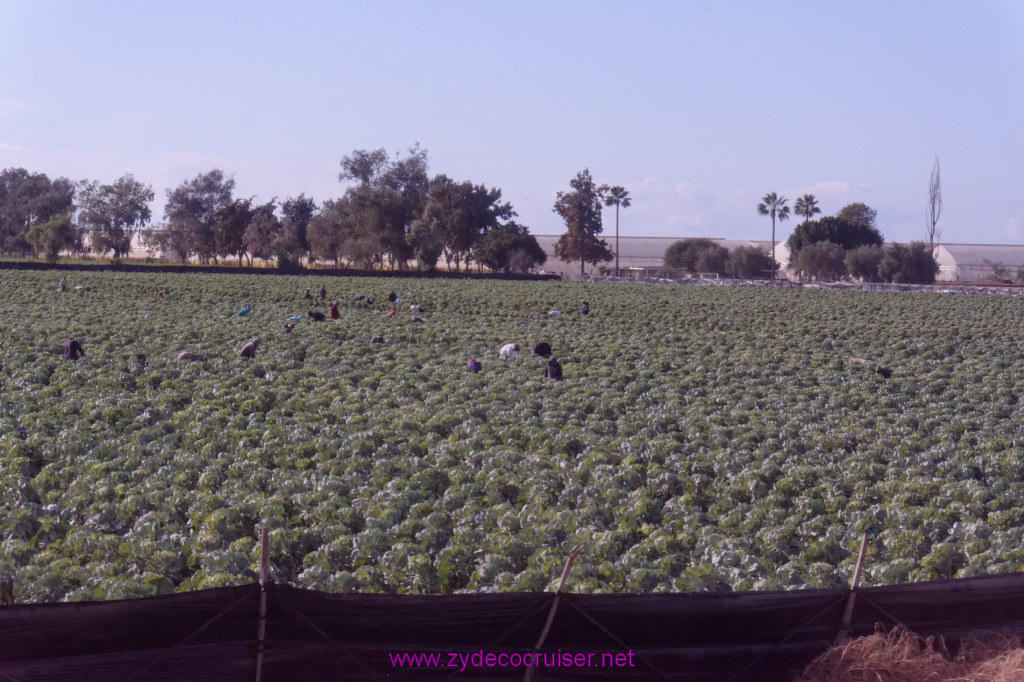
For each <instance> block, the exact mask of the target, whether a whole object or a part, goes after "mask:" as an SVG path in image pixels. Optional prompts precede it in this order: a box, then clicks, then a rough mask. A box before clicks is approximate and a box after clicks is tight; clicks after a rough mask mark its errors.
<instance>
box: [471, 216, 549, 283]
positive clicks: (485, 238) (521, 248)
mask: <svg viewBox="0 0 1024 682" xmlns="http://www.w3.org/2000/svg"><path fill="white" fill-rule="evenodd" d="M473 258H474V259H475V260H476V261H477V262H478V263H480V264H481V265H483V266H484V267H487V268H490V269H491V270H493V271H495V272H518V273H525V272H529V271H530V270H532V269H533V268H535V267H538V266H540V265H543V264H544V263H545V261H547V258H548V257H547V254H545V253H544V249H543V248H541V246H540V244H538V243H537V239H536V238H535V237H534V236H533V235H532V234H530V233H529V231H527V229H526V228H525V227H523V226H522V225H518V224H517V223H515V222H511V221H510V222H508V223H505V224H503V225H498V226H497V227H493V228H491V229H489V230H487V231H486V232H484V233H483V234H482V235H480V238H479V239H477V240H476V244H474V246H473Z"/></svg>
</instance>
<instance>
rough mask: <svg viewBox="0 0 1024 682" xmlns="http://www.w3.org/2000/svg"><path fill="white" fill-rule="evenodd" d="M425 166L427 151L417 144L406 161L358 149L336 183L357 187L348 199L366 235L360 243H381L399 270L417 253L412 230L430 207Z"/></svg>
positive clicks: (348, 193)
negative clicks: (410, 234)
mask: <svg viewBox="0 0 1024 682" xmlns="http://www.w3.org/2000/svg"><path fill="white" fill-rule="evenodd" d="M427 167H428V161H427V150H425V149H421V148H420V147H419V145H414V146H413V147H411V148H410V149H409V150H408V155H407V156H406V157H405V158H397V159H395V160H394V161H392V160H391V158H390V157H389V155H388V153H387V152H386V151H385V150H383V149H377V150H374V151H366V150H356V151H354V152H353V153H352V155H351V156H346V157H344V158H343V159H342V160H341V172H340V173H339V174H338V180H340V181H341V182H348V181H354V182H356V183H357V184H356V185H354V186H352V187H350V188H349V189H348V190H347V191H346V196H348V197H349V198H350V200H351V201H352V203H353V208H354V209H355V211H356V212H357V213H359V214H360V216H361V223H360V224H361V225H362V227H363V230H364V231H365V232H366V233H367V234H364V235H361V236H360V237H359V241H361V242H366V243H369V242H374V243H377V244H379V245H380V247H381V248H382V249H383V251H384V252H385V253H386V254H387V255H388V256H389V258H390V260H391V264H392V265H393V266H395V267H397V268H399V269H405V268H406V264H407V262H408V260H409V259H410V258H411V257H412V256H413V255H414V253H413V252H414V250H413V247H412V246H411V244H410V243H409V230H410V228H411V226H412V222H413V220H415V219H416V218H418V217H419V216H420V215H422V213H423V207H424V206H425V205H426V203H427V196H428V194H429V192H430V179H429V177H428V176H427ZM355 236H356V235H353V237H355ZM363 237H366V239H363Z"/></svg>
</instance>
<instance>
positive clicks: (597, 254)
mask: <svg viewBox="0 0 1024 682" xmlns="http://www.w3.org/2000/svg"><path fill="white" fill-rule="evenodd" d="M569 186H570V187H572V190H571V191H569V192H559V193H558V194H557V195H556V198H555V207H554V209H553V210H554V212H555V213H557V214H558V215H560V216H562V220H564V221H565V225H566V227H567V228H568V229H567V231H566V232H565V234H563V235H562V236H561V237H559V238H558V241H557V242H555V256H557V257H558V258H561V259H562V260H564V261H566V262H569V263H571V262H573V261H577V260H578V261H579V262H580V274H581V275H582V274H585V269H584V266H585V265H586V263H591V264H593V265H596V264H597V263H600V262H606V261H610V260H612V259H613V258H614V257H615V254H613V253H612V252H611V249H609V248H608V243H607V242H606V241H604V240H603V239H598V237H597V235H599V234H601V231H602V226H601V192H600V191H599V190H598V187H597V186H596V185H595V184H594V179H593V178H592V177H591V176H590V170H589V169H586V168H584V169H583V170H582V171H580V172H579V173H577V174H576V177H575V178H573V179H572V180H571V181H569Z"/></svg>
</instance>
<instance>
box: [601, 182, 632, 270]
mask: <svg viewBox="0 0 1024 682" xmlns="http://www.w3.org/2000/svg"><path fill="white" fill-rule="evenodd" d="M630 203H631V201H630V199H629V191H627V190H626V188H625V187H623V186H621V185H615V186H614V187H609V188H608V189H607V191H606V192H605V194H604V205H605V206H614V207H615V275H616V276H618V274H619V206H621V207H622V208H629V205H630Z"/></svg>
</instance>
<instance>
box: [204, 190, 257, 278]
mask: <svg viewBox="0 0 1024 682" xmlns="http://www.w3.org/2000/svg"><path fill="white" fill-rule="evenodd" d="M252 217H253V210H252V197H250V198H248V199H235V200H234V201H232V202H230V203H228V204H225V205H224V206H221V207H220V208H218V209H217V212H216V214H215V220H216V222H214V225H213V241H214V249H215V251H216V254H217V255H218V256H219V257H221V258H227V257H229V256H237V257H238V264H239V265H241V264H242V259H243V258H244V257H245V256H246V250H245V230H246V228H247V227H249V223H250V222H251V221H252ZM249 264H250V265H252V257H251V256H250V257H249Z"/></svg>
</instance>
